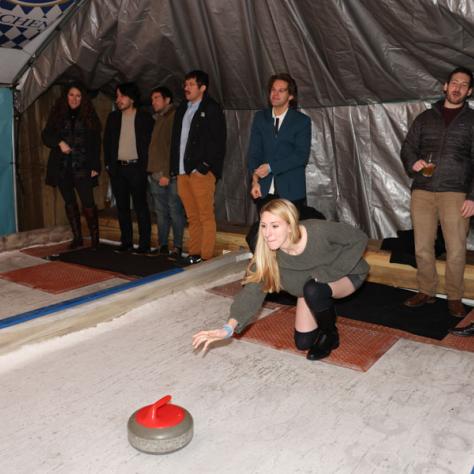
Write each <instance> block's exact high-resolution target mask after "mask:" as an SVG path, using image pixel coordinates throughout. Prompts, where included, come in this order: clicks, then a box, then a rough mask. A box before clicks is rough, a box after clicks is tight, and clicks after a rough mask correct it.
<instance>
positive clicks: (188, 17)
mask: <svg viewBox="0 0 474 474" xmlns="http://www.w3.org/2000/svg"><path fill="white" fill-rule="evenodd" d="M473 23H474V4H473V2H472V0H419V1H417V2H413V1H412V0H397V1H394V0H359V1H357V2H355V1H353V0H338V1H336V0H332V1H325V2H314V1H313V0H287V1H280V0H266V1H258V2H257V1H254V0H227V1H225V2H223V1H222V0H180V1H179V2H177V1H174V0H141V1H140V2H137V1H131V0H128V1H127V0H108V1H104V0H88V1H85V2H84V3H83V4H82V5H81V6H80V8H78V9H77V10H76V11H75V13H74V15H72V16H71V17H70V18H69V19H68V20H67V22H65V24H64V25H63V28H62V29H61V31H59V32H58V33H55V36H54V39H53V40H52V41H51V42H50V43H49V44H48V45H47V47H46V48H44V50H43V51H42V52H41V54H40V55H39V57H38V58H36V60H35V61H34V63H33V64H32V66H31V67H30V68H28V70H27V71H26V72H25V74H24V76H23V78H22V80H21V82H20V84H19V88H20V89H21V91H22V94H21V101H20V103H19V108H20V109H24V108H25V107H27V106H28V105H29V104H30V103H31V102H32V101H34V100H35V98H36V97H38V95H40V94H41V93H42V92H43V91H45V90H46V89H47V88H48V87H49V86H50V85H51V84H53V83H54V82H56V81H58V80H64V79H67V78H74V79H81V80H83V81H84V82H85V83H86V85H87V86H88V87H89V88H92V89H102V90H104V91H105V92H111V91H112V90H113V87H114V85H115V84H117V83H119V82H121V81H128V80H133V81H137V82H138V84H139V85H140V87H141V89H142V91H143V92H144V93H145V94H148V92H149V91H150V89H151V88H152V87H153V86H155V85H157V84H159V83H165V84H167V85H168V86H170V87H171V88H172V89H174V90H178V89H179V88H180V85H181V80H182V77H183V74H184V73H185V72H186V71H188V70H190V69H193V68H201V69H204V70H206V71H208V72H209V73H210V76H211V81H212V82H211V92H212V94H213V95H215V96H216V97H217V98H218V99H219V100H220V101H221V102H222V103H223V104H224V107H225V108H235V109H253V108H258V107H261V106H262V105H263V104H264V102H265V94H264V93H263V90H264V84H265V82H266V80H267V78H268V76H269V75H270V74H272V73H274V72H276V71H289V72H290V73H291V74H292V75H294V76H295V78H296V79H297V82H298V85H299V95H300V103H301V104H302V105H303V106H305V107H319V106H332V105H351V104H357V103H374V102H380V101H384V102H386V101H398V100H411V99H420V98H429V97H434V96H437V95H439V81H441V80H443V79H444V78H445V75H446V73H447V71H449V70H450V69H451V68H452V67H453V66H455V65H458V64H461V65H465V66H470V67H472V66H473V65H474V64H473V62H474V59H473V58H474V33H473V32H474V25H473Z"/></svg>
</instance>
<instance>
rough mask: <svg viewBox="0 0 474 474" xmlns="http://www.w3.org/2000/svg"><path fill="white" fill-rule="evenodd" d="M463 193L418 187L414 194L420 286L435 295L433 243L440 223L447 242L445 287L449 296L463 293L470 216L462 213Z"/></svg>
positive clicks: (455, 297) (429, 293) (414, 224)
mask: <svg viewBox="0 0 474 474" xmlns="http://www.w3.org/2000/svg"><path fill="white" fill-rule="evenodd" d="M465 199H466V195H465V194H464V193H454V192H445V193H433V192H430V191H422V190H420V189H416V190H414V191H413V193H412V196H411V218H412V222H413V229H414V231H415V253H416V265H417V267H418V271H417V281H418V289H419V291H421V292H422V293H425V294H427V295H430V296H434V295H435V294H436V292H437V285H438V274H437V272H436V257H435V251H434V243H435V240H436V233H437V229H438V221H439V223H440V224H441V229H442V231H443V237H444V241H445V243H446V275H445V288H446V294H447V296H448V299H450V300H459V299H461V298H462V296H463V293H464V267H465V264H466V238H467V234H468V231H469V219H465V218H464V217H462V216H461V207H462V205H463V202H464V200H465Z"/></svg>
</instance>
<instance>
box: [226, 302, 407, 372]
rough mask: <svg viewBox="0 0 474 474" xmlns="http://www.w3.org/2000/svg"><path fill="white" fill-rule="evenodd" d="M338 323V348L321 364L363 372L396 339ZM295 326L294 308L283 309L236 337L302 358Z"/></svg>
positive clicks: (303, 354) (260, 320)
mask: <svg viewBox="0 0 474 474" xmlns="http://www.w3.org/2000/svg"><path fill="white" fill-rule="evenodd" d="M341 322H342V321H339V324H338V329H339V338H340V345H339V347H338V348H337V349H336V350H334V351H333V352H332V353H331V355H330V356H329V357H328V358H326V359H324V362H328V363H330V364H335V365H339V366H342V367H347V368H350V369H354V370H360V371H362V372H366V371H367V370H369V368H370V367H371V366H372V365H373V364H374V363H375V362H376V361H377V360H378V359H379V358H380V357H381V356H382V355H383V354H385V352H387V351H388V349H390V347H392V346H393V344H395V342H397V340H398V339H399V338H398V337H396V336H391V335H389V334H382V333H379V332H378V331H373V330H370V329H366V328H357V327H353V326H350V325H346V324H344V323H343V322H342V324H341ZM294 327H295V308H282V309H280V310H277V311H276V312H274V313H272V314H270V315H269V316H266V317H265V318H262V319H259V320H258V321H256V322H255V323H253V324H251V325H250V326H249V327H248V328H247V329H246V330H245V331H244V332H243V333H242V334H241V335H240V336H235V337H237V338H239V339H243V340H248V341H250V342H256V343H257V344H263V345H265V346H269V347H273V348H274V349H279V350H284V351H288V352H293V353H295V354H299V355H301V356H303V357H305V356H306V352H302V351H299V350H297V349H296V348H295V343H294V341H293V332H294Z"/></svg>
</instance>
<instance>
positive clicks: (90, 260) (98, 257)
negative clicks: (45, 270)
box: [46, 244, 183, 278]
mask: <svg viewBox="0 0 474 474" xmlns="http://www.w3.org/2000/svg"><path fill="white" fill-rule="evenodd" d="M116 248H117V247H114V246H112V245H102V244H101V245H100V246H99V248H98V249H97V250H92V249H91V248H90V247H84V248H81V249H78V250H72V251H68V252H64V253H60V254H55V255H50V256H48V257H46V258H47V259H48V260H60V261H62V262H68V263H77V264H79V265H85V266H86V267H91V268H100V269H101V270H108V271H110V272H114V273H121V274H122V275H127V276H131V277H137V278H139V277H144V276H148V275H153V274H155V273H161V272H164V271H166V270H171V269H173V268H181V267H183V265H181V264H180V263H178V262H176V261H173V260H171V259H169V258H168V257H167V256H165V255H152V256H151V255H150V256H149V255H135V254H133V253H129V252H126V253H117V252H115V251H114V250H115V249H116Z"/></svg>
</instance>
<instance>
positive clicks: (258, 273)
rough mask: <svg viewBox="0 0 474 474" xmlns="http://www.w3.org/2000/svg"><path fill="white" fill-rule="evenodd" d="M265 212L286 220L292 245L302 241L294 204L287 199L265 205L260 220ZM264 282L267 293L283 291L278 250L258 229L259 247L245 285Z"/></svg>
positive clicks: (275, 200)
mask: <svg viewBox="0 0 474 474" xmlns="http://www.w3.org/2000/svg"><path fill="white" fill-rule="evenodd" d="M264 212H269V213H270V214H273V215H274V216H277V217H279V218H280V219H282V220H284V221H285V222H286V223H287V224H288V225H289V226H290V233H289V238H290V242H291V243H292V244H296V243H297V242H298V241H299V240H300V239H301V230H300V227H299V213H298V210H297V209H296V207H295V206H294V204H292V203H291V202H290V201H288V200H286V199H274V200H272V201H270V202H268V203H267V204H265V205H264V206H263V207H262V209H261V210H260V218H261V217H262V215H263V213H264ZM260 282H263V291H265V292H267V293H273V292H278V291H280V290H281V282H280V269H279V268H278V262H277V258H276V250H271V249H270V248H269V247H268V245H267V243H266V242H265V239H264V237H263V234H262V227H261V226H260V227H259V229H258V239H257V245H256V247H255V252H254V254H253V257H252V260H250V263H249V266H248V267H247V274H246V276H245V278H244V281H243V284H244V285H245V284H246V283H260Z"/></svg>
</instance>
